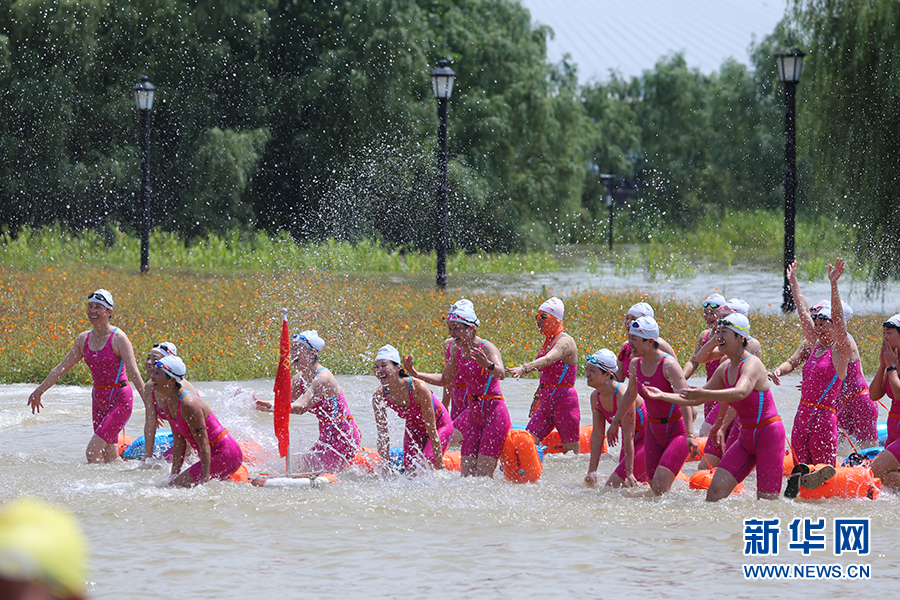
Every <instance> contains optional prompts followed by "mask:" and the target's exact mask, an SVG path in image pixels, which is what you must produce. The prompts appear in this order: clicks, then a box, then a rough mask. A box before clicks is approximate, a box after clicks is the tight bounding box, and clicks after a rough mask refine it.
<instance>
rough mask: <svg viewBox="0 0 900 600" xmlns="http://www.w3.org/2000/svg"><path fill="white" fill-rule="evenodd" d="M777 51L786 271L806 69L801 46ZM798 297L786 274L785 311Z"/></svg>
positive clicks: (791, 241) (791, 239)
mask: <svg viewBox="0 0 900 600" xmlns="http://www.w3.org/2000/svg"><path fill="white" fill-rule="evenodd" d="M786 43H787V45H788V46H789V47H788V48H784V49H782V50H779V51H778V52H776V53H775V61H776V63H777V64H778V80H779V81H780V82H781V83H783V84H784V134H785V137H786V138H787V139H786V140H785V143H784V167H785V172H784V271H786V270H787V268H788V265H790V264H791V263H792V262H793V261H794V215H795V214H796V212H797V206H796V197H797V127H796V120H795V111H794V109H795V105H796V102H795V96H796V93H797V84H798V83H799V82H800V71H801V70H802V69H803V57H804V56H806V53H804V52H803V51H802V50H800V49H799V48H796V47H794V46H790V41H789V40H788V41H787V42H786ZM796 308H797V307H796V306H795V305H794V297H793V296H792V295H791V286H790V284H789V283H788V279H787V275H785V276H784V291H783V299H782V302H781V310H782V311H783V312H786V313H787V312H793V311H794V310H796Z"/></svg>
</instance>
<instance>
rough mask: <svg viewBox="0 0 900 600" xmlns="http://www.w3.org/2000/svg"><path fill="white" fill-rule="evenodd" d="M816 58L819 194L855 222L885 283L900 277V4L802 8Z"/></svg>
mask: <svg viewBox="0 0 900 600" xmlns="http://www.w3.org/2000/svg"><path fill="white" fill-rule="evenodd" d="M794 8H795V10H796V13H795V14H796V19H797V23H798V25H799V26H800V29H801V30H802V31H803V32H804V36H808V39H805V40H804V44H805V45H806V46H807V50H808V53H809V54H808V57H807V60H806V63H805V64H804V73H803V83H802V85H804V86H806V87H807V89H806V93H805V96H806V98H807V102H806V106H805V108H803V109H802V113H801V116H802V115H803V114H805V117H803V119H804V121H803V122H802V123H801V126H800V127H799V128H798V131H805V132H806V133H807V135H808V136H809V138H808V140H809V141H808V143H809V144H810V149H811V154H813V155H814V156H815V157H816V160H815V169H816V173H815V181H816V184H815V188H814V190H813V193H814V194H816V195H817V196H819V197H820V199H821V202H822V204H823V206H824V207H825V209H826V210H830V211H833V213H834V214H838V215H840V216H842V217H843V218H845V219H847V220H849V222H851V223H852V224H853V225H854V226H855V227H856V230H857V232H858V234H857V239H856V247H857V251H858V254H859V256H860V258H861V259H862V260H863V262H865V263H867V264H871V265H872V266H873V275H874V277H875V278H876V279H878V280H883V279H885V278H887V277H889V276H898V275H900V260H898V259H900V235H898V232H900V214H898V212H897V207H898V206H900V170H898V169H897V164H898V163H900V136H898V132H900V35H898V34H897V33H898V31H897V29H898V23H900V3H898V2H897V1H896V0H796V1H795V7H794Z"/></svg>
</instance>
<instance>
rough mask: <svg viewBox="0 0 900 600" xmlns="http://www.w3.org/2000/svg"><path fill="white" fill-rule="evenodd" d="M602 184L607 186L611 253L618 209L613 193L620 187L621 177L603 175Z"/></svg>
mask: <svg viewBox="0 0 900 600" xmlns="http://www.w3.org/2000/svg"><path fill="white" fill-rule="evenodd" d="M600 183H605V184H606V192H607V195H606V199H605V201H604V202H605V203H606V206H607V207H609V251H610V252H612V246H613V213H614V211H615V207H616V198H615V196H613V191H614V190H615V188H616V187H617V186H618V185H619V177H617V176H616V175H609V174H606V175H601V176H600Z"/></svg>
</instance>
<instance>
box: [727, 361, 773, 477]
mask: <svg viewBox="0 0 900 600" xmlns="http://www.w3.org/2000/svg"><path fill="white" fill-rule="evenodd" d="M744 360H746V358H745V359H744ZM743 367H744V361H741V364H740V365H739V366H738V372H737V377H735V383H737V380H738V379H740V377H741V369H742V368H743ZM727 376H728V375H727V373H726V380H727ZM726 383H728V381H726ZM729 387H734V385H729ZM731 407H732V408H734V410H735V412H737V417H736V418H735V420H734V421H733V422H735V423H736V422H740V425H739V426H737V425H736V427H737V428H738V429H740V433H739V436H738V439H737V441H736V442H735V443H734V444H731V445H730V446H729V447H728V450H726V451H725V456H723V457H722V460H721V461H720V462H719V468H721V469H725V470H726V471H728V472H729V473H731V474H732V475H733V476H734V478H735V479H736V480H737V481H738V483H740V482H741V481H743V480H744V478H746V477H747V475H748V474H749V473H750V471H752V470H753V467H754V466H755V467H756V490H757V492H759V493H762V494H779V493H781V479H782V476H783V470H784V442H785V432H784V423H783V422H782V421H781V417H780V416H779V415H778V409H776V408H775V400H774V399H773V398H772V390H771V389H769V390H766V391H765V392H759V391H752V392H750V395H749V396H747V397H746V398H744V399H743V400H738V401H737V402H732V403H731Z"/></svg>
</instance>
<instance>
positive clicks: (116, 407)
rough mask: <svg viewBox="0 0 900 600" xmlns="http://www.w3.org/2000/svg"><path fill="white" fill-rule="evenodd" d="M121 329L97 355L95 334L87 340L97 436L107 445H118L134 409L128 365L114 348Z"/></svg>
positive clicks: (87, 355) (86, 360)
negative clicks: (120, 434) (121, 432)
mask: <svg viewBox="0 0 900 600" xmlns="http://www.w3.org/2000/svg"><path fill="white" fill-rule="evenodd" d="M118 329H119V328H118V327H115V328H113V332H112V333H111V334H110V335H109V339H108V340H106V344H104V345H103V348H101V349H100V350H98V351H97V352H94V351H93V350H91V348H90V345H89V343H88V342H89V341H90V339H91V333H93V332H91V333H88V334H87V337H86V338H85V339H84V362H85V363H87V366H88V368H89V369H90V370H91V379H93V382H94V389H93V391H92V393H91V398H92V400H93V402H92V408H91V412H92V413H93V423H94V434H95V435H96V436H97V437H99V438H100V439H101V440H103V441H104V442H106V443H107V444H115V443H116V442H117V441H118V439H119V432H120V431H122V428H123V427H125V423H127V422H128V419H129V418H130V417H131V410H132V408H133V407H134V398H133V393H134V392H133V391H132V389H131V386H130V385H128V376H127V375H126V374H125V362H124V361H123V360H122V359H120V358H119V357H118V356H116V353H115V351H113V347H112V341H113V336H115V335H116V331H117V330H118Z"/></svg>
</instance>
